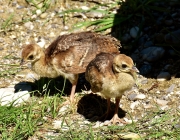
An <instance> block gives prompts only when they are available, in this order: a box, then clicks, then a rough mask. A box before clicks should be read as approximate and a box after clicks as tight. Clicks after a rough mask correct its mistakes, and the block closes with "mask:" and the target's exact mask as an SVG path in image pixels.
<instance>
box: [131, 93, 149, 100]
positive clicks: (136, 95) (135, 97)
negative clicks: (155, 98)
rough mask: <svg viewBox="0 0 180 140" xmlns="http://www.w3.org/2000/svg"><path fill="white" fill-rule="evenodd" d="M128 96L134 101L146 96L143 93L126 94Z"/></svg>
mask: <svg viewBox="0 0 180 140" xmlns="http://www.w3.org/2000/svg"><path fill="white" fill-rule="evenodd" d="M128 98H129V99H130V100H131V101H134V100H138V99H144V98H146V96H145V95H144V94H130V95H129V96H128Z"/></svg>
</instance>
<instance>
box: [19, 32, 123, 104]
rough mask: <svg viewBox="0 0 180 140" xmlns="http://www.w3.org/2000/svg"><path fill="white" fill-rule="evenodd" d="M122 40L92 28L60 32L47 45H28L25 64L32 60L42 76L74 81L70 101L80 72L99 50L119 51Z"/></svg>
mask: <svg viewBox="0 0 180 140" xmlns="http://www.w3.org/2000/svg"><path fill="white" fill-rule="evenodd" d="M120 46H121V45H120V42H119V41H118V40H116V39H115V38H113V37H110V36H106V35H100V34H97V33H93V32H90V31H88V32H80V33H71V34H67V35H61V36H58V37H57V38H56V39H55V40H54V41H53V42H52V43H51V44H50V45H49V47H47V49H45V50H43V49H42V48H41V47H40V46H38V45H37V44H28V45H25V46H24V48H23V50H22V64H23V63H26V62H30V63H31V65H32V70H33V71H35V72H36V73H37V74H38V75H40V76H41V77H50V78H55V77H58V76H63V77H65V78H67V79H68V80H69V81H70V82H71V83H72V89H71V94H70V101H71V102H72V101H73V100H74V94H75V89H76V85H77V81H78V74H80V73H84V72H85V70H86V67H87V65H88V64H89V62H90V61H91V60H92V59H94V58H95V56H96V55H97V54H99V53H100V52H109V53H119V47H120Z"/></svg>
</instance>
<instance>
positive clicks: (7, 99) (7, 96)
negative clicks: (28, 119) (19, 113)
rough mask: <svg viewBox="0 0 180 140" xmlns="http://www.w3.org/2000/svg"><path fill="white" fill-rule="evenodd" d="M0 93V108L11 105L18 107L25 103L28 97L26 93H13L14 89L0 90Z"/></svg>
mask: <svg viewBox="0 0 180 140" xmlns="http://www.w3.org/2000/svg"><path fill="white" fill-rule="evenodd" d="M0 93H1V94H0V103H1V105H2V106H4V105H10V104H12V103H13V105H14V106H18V105H19V104H21V103H23V102H24V101H27V100H28V99H29V97H30V94H29V93H28V91H20V92H17V93H14V88H2V89H0Z"/></svg>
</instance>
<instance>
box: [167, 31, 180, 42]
mask: <svg viewBox="0 0 180 140" xmlns="http://www.w3.org/2000/svg"><path fill="white" fill-rule="evenodd" d="M165 42H167V43H170V44H179V43H180V30H177V31H174V32H171V33H168V34H166V35H165Z"/></svg>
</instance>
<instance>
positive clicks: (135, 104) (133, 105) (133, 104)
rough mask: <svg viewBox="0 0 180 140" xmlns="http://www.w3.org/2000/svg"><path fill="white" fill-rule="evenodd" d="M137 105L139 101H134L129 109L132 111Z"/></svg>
mask: <svg viewBox="0 0 180 140" xmlns="http://www.w3.org/2000/svg"><path fill="white" fill-rule="evenodd" d="M139 104H140V102H139V101H135V102H133V103H131V105H130V108H131V109H132V110H133V109H134V108H135V107H136V106H138V105H139Z"/></svg>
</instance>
